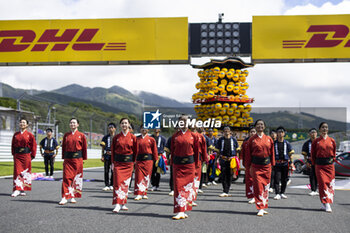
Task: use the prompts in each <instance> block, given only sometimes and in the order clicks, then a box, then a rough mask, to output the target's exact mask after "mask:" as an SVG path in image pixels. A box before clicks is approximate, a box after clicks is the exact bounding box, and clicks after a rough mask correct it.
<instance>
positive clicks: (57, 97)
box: [35, 92, 132, 113]
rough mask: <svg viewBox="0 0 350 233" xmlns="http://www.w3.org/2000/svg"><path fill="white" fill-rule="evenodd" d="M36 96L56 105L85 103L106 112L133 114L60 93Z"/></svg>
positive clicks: (45, 93)
mask: <svg viewBox="0 0 350 233" xmlns="http://www.w3.org/2000/svg"><path fill="white" fill-rule="evenodd" d="M35 96H38V97H40V98H42V99H45V100H46V101H49V102H54V103H58V104H63V105H69V104H70V103H72V102H74V103H78V102H80V103H85V104H91V105H92V106H95V107H98V108H99V109H101V110H102V111H104V112H113V113H119V112H125V113H132V112H128V111H126V110H125V109H120V108H116V107H112V106H110V105H107V104H104V103H100V102H96V101H92V100H84V99H80V98H75V97H71V96H67V95H61V94H58V93H52V92H44V93H40V94H37V95H35Z"/></svg>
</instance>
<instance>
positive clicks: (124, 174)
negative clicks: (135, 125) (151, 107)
mask: <svg viewBox="0 0 350 233" xmlns="http://www.w3.org/2000/svg"><path fill="white" fill-rule="evenodd" d="M119 123H120V128H121V129H122V132H120V133H119V134H117V135H115V136H114V138H113V141H112V149H111V152H112V163H113V190H114V192H113V205H115V208H114V209H113V212H114V213H118V212H119V211H120V210H128V207H126V205H125V204H126V202H127V198H128V192H129V185H130V180H131V175H132V172H133V169H134V162H135V160H136V156H137V151H138V146H137V140H136V136H135V135H133V134H132V133H131V132H129V130H130V121H129V119H128V118H122V119H121V120H120V122H119Z"/></svg>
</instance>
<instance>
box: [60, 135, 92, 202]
mask: <svg viewBox="0 0 350 233" xmlns="http://www.w3.org/2000/svg"><path fill="white" fill-rule="evenodd" d="M62 159H64V162H63V181H62V198H63V197H64V198H66V199H67V200H68V199H71V198H80V197H81V194H82V191H83V160H87V143H86V137H85V134H84V133H81V132H79V131H78V130H77V131H75V132H74V133H73V132H68V133H66V134H65V135H64V136H63V140H62Z"/></svg>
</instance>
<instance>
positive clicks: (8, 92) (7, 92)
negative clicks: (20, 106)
mask: <svg viewBox="0 0 350 233" xmlns="http://www.w3.org/2000/svg"><path fill="white" fill-rule="evenodd" d="M42 92H43V91H39V90H25V89H20V88H13V87H11V86H10V85H7V84H5V83H2V95H3V97H10V98H14V99H17V98H19V97H20V96H21V95H22V94H23V93H27V94H29V95H32V94H33V95H35V94H39V93H42Z"/></svg>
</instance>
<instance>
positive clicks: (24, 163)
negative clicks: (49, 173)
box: [11, 118, 36, 197]
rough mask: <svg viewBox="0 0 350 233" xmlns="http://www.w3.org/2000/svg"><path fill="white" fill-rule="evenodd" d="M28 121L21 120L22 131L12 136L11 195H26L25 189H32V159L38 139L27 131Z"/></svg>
mask: <svg viewBox="0 0 350 233" xmlns="http://www.w3.org/2000/svg"><path fill="white" fill-rule="evenodd" d="M27 127H28V121H27V120H26V119H24V118H22V119H21V120H20V121H19V128H20V131H19V132H16V133H15V134H14V135H13V138H12V145H11V151H12V155H13V161H14V167H13V193H12V194H11V197H17V196H18V195H21V196H25V195H26V193H25V192H24V191H31V190H32V176H31V171H32V160H33V159H34V158H35V155H36V141H35V137H34V136H33V134H32V133H30V132H28V131H27Z"/></svg>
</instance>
